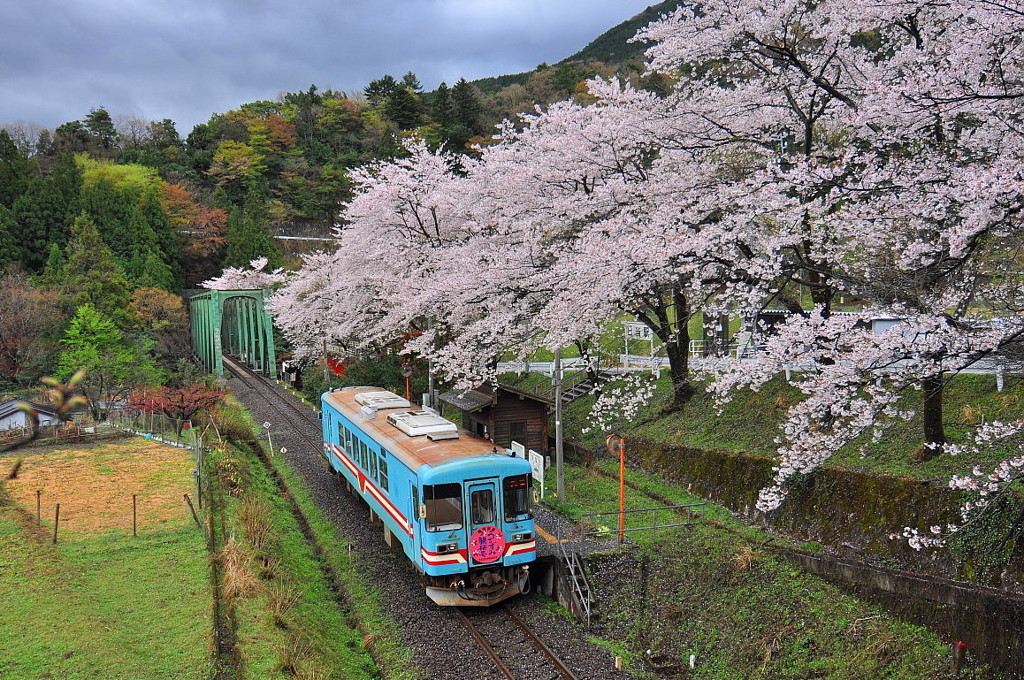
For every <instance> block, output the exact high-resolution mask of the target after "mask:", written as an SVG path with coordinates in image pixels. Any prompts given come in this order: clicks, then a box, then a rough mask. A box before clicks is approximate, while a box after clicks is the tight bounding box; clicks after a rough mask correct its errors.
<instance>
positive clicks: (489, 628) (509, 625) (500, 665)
mask: <svg viewBox="0 0 1024 680" xmlns="http://www.w3.org/2000/svg"><path fill="white" fill-rule="evenodd" d="M224 365H225V366H226V367H227V368H228V370H230V371H231V373H232V374H233V375H234V376H235V377H236V378H237V379H238V380H239V381H241V382H242V383H243V384H244V385H245V386H246V387H247V388H248V389H249V390H250V391H251V392H253V393H254V394H256V395H258V396H259V398H260V399H262V400H263V401H265V402H266V404H267V406H268V408H269V409H271V410H272V411H273V412H274V413H277V414H279V415H280V416H281V422H280V424H279V425H280V427H281V428H282V429H284V428H287V429H288V431H289V432H290V433H291V434H294V435H295V436H296V437H298V438H299V439H301V440H302V441H303V442H305V443H306V444H307V445H308V446H309V447H310V449H311V452H312V453H314V454H315V455H316V456H317V457H319V456H321V455H322V454H321V447H322V442H321V440H320V431H321V424H320V419H319V418H318V417H317V416H316V415H315V413H314V412H313V411H312V410H311V409H308V408H304V407H301V406H298V405H297V404H295V403H294V402H293V401H292V400H290V399H282V398H281V396H280V395H279V394H277V392H276V390H275V389H274V388H273V387H272V386H271V385H269V384H268V382H267V381H266V379H264V378H263V377H262V376H260V375H259V374H257V373H255V372H253V371H252V370H251V369H249V367H247V366H245V365H244V364H242V363H240V362H239V361H237V360H236V359H234V358H232V357H228V356H225V357H224ZM275 476H276V475H275ZM295 511H296V512H300V511H299V510H298V508H295ZM300 514H301V512H300ZM300 523H301V524H303V525H304V526H306V522H305V518H304V517H302V518H301V521H300ZM454 610H455V612H457V614H456V616H457V617H458V619H459V620H460V621H461V622H462V623H463V625H464V626H465V627H466V629H467V631H468V632H469V634H470V635H471V637H472V638H473V640H475V641H476V643H477V645H478V646H479V647H480V648H481V650H482V651H484V652H485V653H486V654H487V656H488V657H489V658H490V659H491V661H492V662H493V663H494V666H495V670H496V671H497V673H498V675H497V676H494V675H491V676H490V677H501V678H507V679H508V680H523V679H525V678H531V679H537V680H576V675H575V674H574V673H573V672H572V671H571V670H570V669H569V668H568V667H567V666H566V665H565V663H564V662H563V661H562V660H561V659H559V657H558V656H557V655H556V654H555V653H554V652H553V651H552V650H551V648H550V647H549V646H548V645H547V644H545V643H544V641H543V640H541V639H540V637H539V636H538V635H537V634H536V633H535V632H534V631H533V630H532V629H531V628H530V626H529V625H528V624H527V623H526V622H525V621H523V619H522V618H520V617H519V615H518V614H516V613H515V612H514V611H513V610H512V609H511V608H509V607H507V606H498V607H495V608H493V609H478V608H473V609H471V610H469V611H468V612H467V611H464V610H463V609H461V608H454Z"/></svg>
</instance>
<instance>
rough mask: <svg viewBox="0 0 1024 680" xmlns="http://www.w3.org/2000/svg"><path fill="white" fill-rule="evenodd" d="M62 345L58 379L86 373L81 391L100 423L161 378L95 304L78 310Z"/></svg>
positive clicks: (138, 350) (137, 349)
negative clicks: (134, 392) (119, 403)
mask: <svg viewBox="0 0 1024 680" xmlns="http://www.w3.org/2000/svg"><path fill="white" fill-rule="evenodd" d="M76 226H77V223H76ZM61 344H62V345H63V346H64V351H62V352H61V354H60V357H59V359H58V361H57V377H58V378H61V379H66V378H67V377H69V376H71V375H72V374H73V373H75V371H78V370H84V371H85V378H84V379H83V381H82V383H81V388H82V392H83V393H84V394H85V396H86V398H87V399H88V400H89V406H90V409H91V411H92V416H93V418H95V419H96V420H101V419H102V418H103V417H104V416H105V415H106V411H107V409H109V408H110V405H111V404H112V403H114V402H116V401H118V400H121V399H124V398H125V397H126V396H127V395H128V392H129V391H130V390H131V389H132V388H133V387H135V386H136V385H143V384H152V383H153V382H154V381H156V379H157V378H158V372H157V370H156V367H155V365H154V363H153V360H152V358H151V357H150V356H149V355H148V354H147V353H146V352H145V351H144V350H143V349H142V348H141V347H139V346H138V345H136V344H135V343H133V342H132V341H131V340H130V339H129V338H127V337H126V336H125V334H124V333H123V332H122V331H121V329H120V328H118V326H117V324H115V323H114V321H113V320H112V319H111V318H110V317H109V316H107V315H106V314H104V313H103V312H102V311H100V310H98V309H96V308H95V307H93V306H92V305H91V304H88V303H87V304H83V305H81V306H79V307H78V308H77V309H76V310H75V316H74V317H73V318H72V319H71V323H70V324H69V325H68V329H67V332H66V333H65V334H64V339H63V340H61Z"/></svg>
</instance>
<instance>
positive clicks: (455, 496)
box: [423, 484, 462, 531]
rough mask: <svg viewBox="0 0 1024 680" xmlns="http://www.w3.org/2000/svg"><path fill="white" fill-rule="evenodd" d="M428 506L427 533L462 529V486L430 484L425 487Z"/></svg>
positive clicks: (425, 499)
mask: <svg viewBox="0 0 1024 680" xmlns="http://www.w3.org/2000/svg"><path fill="white" fill-rule="evenodd" d="M423 503H424V504H425V505H426V506H427V531H452V530H454V529H461V528H462V485H461V484H428V485H427V486H424V487H423Z"/></svg>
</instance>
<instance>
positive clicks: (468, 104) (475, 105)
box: [448, 78, 484, 148]
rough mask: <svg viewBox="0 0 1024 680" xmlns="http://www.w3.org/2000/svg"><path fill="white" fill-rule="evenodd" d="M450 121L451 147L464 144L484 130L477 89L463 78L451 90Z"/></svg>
mask: <svg viewBox="0 0 1024 680" xmlns="http://www.w3.org/2000/svg"><path fill="white" fill-rule="evenodd" d="M451 102H452V106H451V111H452V113H451V116H452V122H451V125H450V126H449V127H448V130H449V133H448V138H449V143H450V144H451V145H452V147H453V148H459V147H462V146H465V144H466V142H468V141H469V138H470V137H473V136H475V135H478V134H480V133H481V132H483V130H484V125H483V116H482V112H483V106H482V104H481V103H480V97H479V95H478V93H477V89H476V88H475V87H473V85H471V84H470V83H469V82H468V81H467V80H466V79H465V78H459V82H457V83H455V86H454V87H452V91H451Z"/></svg>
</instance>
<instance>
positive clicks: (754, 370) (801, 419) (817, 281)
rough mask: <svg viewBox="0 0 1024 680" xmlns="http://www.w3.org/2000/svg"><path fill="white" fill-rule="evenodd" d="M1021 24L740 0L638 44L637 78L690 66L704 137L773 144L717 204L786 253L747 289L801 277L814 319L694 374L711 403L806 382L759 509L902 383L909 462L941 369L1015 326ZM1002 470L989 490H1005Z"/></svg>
mask: <svg viewBox="0 0 1024 680" xmlns="http://www.w3.org/2000/svg"><path fill="white" fill-rule="evenodd" d="M1022 28H1024V14H1022V13H1021V11H1020V8H1018V7H1016V6H1015V5H1014V4H999V3H991V2H984V1H980V2H963V3H954V4H939V3H926V2H913V1H910V0H907V1H897V2H858V3H839V2H816V3H805V2H783V3H764V2H756V1H750V2H728V3H726V2H710V3H703V4H702V5H701V11H700V14H699V15H697V14H695V13H693V12H690V11H688V10H686V9H680V10H678V11H677V12H675V13H674V14H673V15H671V16H669V17H666V18H665V19H663V20H662V21H660V22H657V23H656V24H654V25H652V26H651V27H649V28H648V29H647V30H646V31H644V32H642V33H641V36H642V37H645V38H648V39H653V40H659V41H661V42H660V43H659V45H657V46H656V47H654V48H652V49H651V51H650V52H649V55H650V57H651V66H652V67H653V68H661V69H665V68H677V69H684V70H685V69H692V72H691V74H695V76H696V77H690V78H686V79H684V80H685V82H686V83H687V86H686V87H689V88H696V89H697V92H696V94H697V97H695V98H694V99H693V101H694V102H696V103H697V104H698V105H699V104H701V103H705V108H704V113H702V114H701V119H702V120H712V121H714V127H713V129H715V130H718V131H719V135H718V136H717V137H713V138H711V139H710V140H709V141H710V143H714V144H719V145H721V146H723V147H725V148H742V147H743V145H744V144H749V143H751V142H753V143H754V144H755V146H756V145H760V146H761V147H762V148H768V145H767V144H766V141H767V140H768V139H770V137H771V135H772V134H777V135H778V137H777V138H778V140H779V143H778V145H777V156H778V160H777V162H775V163H767V162H764V163H763V166H762V167H759V168H757V167H756V165H755V169H756V171H755V172H754V173H751V174H750V175H749V176H748V178H746V179H745V180H744V181H743V184H745V185H746V186H747V187H748V188H749V191H750V194H749V196H750V197H751V199H752V200H749V201H746V202H745V203H742V202H734V203H732V205H731V206H730V210H732V211H733V212H734V214H738V215H741V216H742V217H743V218H745V219H747V220H749V221H750V222H752V223H760V224H762V225H764V227H765V228H766V229H767V230H768V231H770V232H772V233H773V238H772V239H770V240H765V241H762V242H761V245H768V246H769V248H770V252H775V253H779V254H781V255H783V258H784V259H783V260H782V261H781V263H780V264H781V266H780V268H779V270H778V275H777V276H776V277H775V278H774V279H773V280H772V283H771V284H770V285H769V286H768V287H767V288H765V287H764V283H765V282H766V281H768V280H769V279H766V278H761V279H760V280H759V281H756V284H757V285H756V286H755V287H753V288H751V290H755V289H756V288H758V287H760V288H761V289H762V290H764V291H765V292H767V293H769V294H770V295H773V296H776V297H782V296H785V292H786V283H787V282H792V281H799V282H801V283H804V284H807V285H810V286H812V289H813V290H815V291H817V292H816V294H815V295H814V302H815V303H816V304H815V308H814V310H813V311H811V312H810V313H809V314H805V315H802V316H801V317H798V318H796V319H794V320H793V321H792V322H790V323H789V324H787V325H786V326H785V327H783V328H782V329H781V330H780V332H779V334H778V335H777V336H775V337H774V338H773V339H772V340H771V341H770V342H769V344H768V348H767V356H766V357H765V359H764V360H762V361H759V362H757V363H756V364H748V365H737V364H736V363H730V364H728V365H726V364H725V363H724V362H719V365H717V366H713V367H711V368H713V369H715V371H716V373H717V374H718V375H719V376H720V377H719V379H718V381H717V382H716V383H715V386H714V387H715V389H716V390H718V391H719V393H720V394H722V395H726V394H728V392H729V391H730V390H731V389H733V388H736V387H738V386H747V387H757V386H758V385H760V384H762V383H763V382H764V381H765V380H767V379H768V378H769V377H771V376H772V375H777V374H778V372H779V371H780V370H781V369H783V368H784V367H785V366H787V365H793V364H799V365H801V367H803V368H806V369H807V370H805V371H804V372H803V373H801V374H799V376H798V377H797V378H796V379H795V382H796V383H797V384H798V385H799V386H800V388H801V389H802V390H803V391H804V392H805V393H806V394H807V395H808V396H807V399H805V400H804V401H802V402H801V403H799V404H798V405H796V406H794V407H793V409H792V410H791V413H790V418H789V420H788V422H787V423H786V425H785V428H784V431H783V435H782V437H781V442H780V443H781V444H782V446H781V448H780V453H781V460H780V466H779V468H778V470H777V476H776V480H775V485H774V486H773V487H772V488H770V489H767V490H766V491H765V492H763V494H762V499H761V507H762V508H763V509H771V508H773V507H776V506H777V505H778V503H779V502H781V500H782V498H784V496H785V493H786V490H785V482H786V480H787V479H788V478H789V477H790V476H791V475H792V474H794V473H796V472H809V471H811V470H813V469H814V468H815V467H816V466H817V465H819V464H820V463H821V462H823V461H824V460H826V459H827V458H828V457H829V456H830V455H832V454H833V453H834V452H835V451H836V450H837V449H838V448H840V447H842V446H844V445H847V444H849V443H850V442H851V441H853V440H854V439H856V438H857V437H859V436H861V435H862V434H864V433H865V432H868V431H871V430H872V429H874V430H875V434H876V436H877V435H879V434H880V433H881V432H882V431H883V430H884V427H885V426H886V425H887V424H889V423H891V422H892V420H893V419H894V418H896V417H898V416H900V415H901V414H899V413H898V412H897V411H896V404H897V402H898V398H899V395H900V394H901V393H903V392H904V391H905V390H906V389H908V388H910V387H916V388H918V389H921V390H922V392H923V394H924V400H923V412H924V423H925V432H924V434H925V447H926V450H930V451H935V452H937V451H941V450H943V447H944V446H946V442H945V435H944V432H943V429H942V422H941V394H942V385H943V381H944V376H947V375H949V374H951V373H955V372H956V371H959V370H962V369H963V368H965V367H967V366H970V365H972V364H974V363H976V362H977V361H979V360H982V359H985V358H986V357H992V356H994V355H998V354H999V353H1000V352H1001V351H1003V350H1004V349H1005V348H1006V347H1008V346H1010V345H1012V344H1013V343H1015V342H1018V341H1019V339H1020V337H1021V334H1022V332H1024V328H1022V324H1021V321H1020V316H1019V313H1018V312H1019V309H1020V304H1021V296H1020V293H1021V290H1020V285H1021V280H1020V276H1019V273H1018V270H1017V269H1016V264H1015V262H1016V260H1017V259H1018V258H1017V257H1015V256H1014V253H1017V252H1019V248H1020V246H1021V243H1020V238H1021V229H1020V226H1021V225H1020V210H1021V195H1022V193H1021V188H1022V187H1021V172H1020V159H1021V157H1022V156H1021V135H1020V128H1019V125H1018V123H1019V114H1018V113H1017V111H1016V109H1017V108H1018V107H1019V106H1018V102H1019V99H1020V97H1021V96H1022V95H1024V89H1022V80H1021V78H1020V76H1021V65H1022V60H1021V43H1020V36H1021V29H1022ZM702 81H703V82H702ZM716 81H717V82H716ZM681 82H682V81H681ZM801 102H803V103H804V104H803V105H802V106H801V105H800V103H801ZM695 108H696V109H698V110H699V106H697V107H695ZM797 124H802V125H803V130H804V131H803V133H802V135H800V136H795V135H794V134H793V131H794V130H797V129H799V128H798V127H797ZM794 141H798V142H801V143H800V144H798V145H796V146H797V148H795V149H794V148H793V145H792V142H794ZM751 153H755V152H751ZM762 157H763V158H762V162H763V161H766V160H768V159H767V157H764V154H762ZM755 252H756V251H755ZM743 284H744V282H743V281H741V280H738V281H737V282H736V284H734V285H739V286H743ZM837 292H842V293H843V294H844V295H849V296H851V297H854V298H855V299H859V300H861V301H863V302H864V305H865V311H864V312H863V313H862V314H861V315H860V316H859V318H858V317H837V316H834V315H832V314H831V313H830V312H831V309H830V307H831V301H832V299H834V296H835V294H836V293H837ZM769 299H770V298H769ZM878 313H887V314H892V315H895V316H897V317H899V318H902V319H904V321H903V323H902V324H900V325H899V326H898V327H897V328H895V329H893V330H892V331H889V332H888V333H884V334H879V335H874V334H870V333H868V332H866V331H863V330H860V329H859V328H858V326H862V325H863V324H864V322H865V321H866V320H868V319H869V318H870V317H871V316H873V315H875V314H878ZM1000 431H1003V430H1000ZM989 439H990V440H991V437H990V438H989ZM948 450H949V452H951V453H955V452H958V451H962V450H965V449H963V448H962V447H950V448H949V449H948ZM1016 460H1017V459H1015V458H1013V459H1010V461H1008V462H1007V463H1006V464H1005V465H1004V466H1001V467H1000V468H999V469H1000V470H1004V472H1005V474H1003V473H999V474H996V473H992V474H993V475H995V477H994V478H993V479H992V481H991V483H992V484H995V485H997V486H999V487H1000V488H1002V486H1005V484H1006V482H1008V481H1009V480H1010V479H1011V478H1012V477H1013V473H1012V470H1016V469H1017V468H1019V465H1018V466H1016V467H1015V466H1014V465H1013V464H1012V462H1013V461H1016ZM1004 468H1005V469H1004ZM955 483H959V482H955ZM960 484H961V486H963V484H962V483H960ZM986 491H987V492H988V493H991V492H993V491H994V489H993V488H992V487H991V486H989V487H986Z"/></svg>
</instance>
